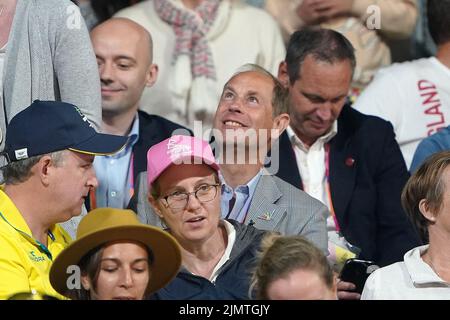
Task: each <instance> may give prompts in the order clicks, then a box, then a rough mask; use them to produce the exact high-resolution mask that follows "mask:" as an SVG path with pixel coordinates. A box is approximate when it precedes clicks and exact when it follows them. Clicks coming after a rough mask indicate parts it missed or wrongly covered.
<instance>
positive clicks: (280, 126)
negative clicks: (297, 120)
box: [271, 113, 290, 139]
mask: <svg viewBox="0 0 450 320" xmlns="http://www.w3.org/2000/svg"><path fill="white" fill-rule="evenodd" d="M289 121H290V117H289V115H288V114H287V113H282V114H280V115H278V116H276V117H275V119H273V126H272V129H275V131H276V135H275V136H272V137H271V138H272V139H278V137H279V136H280V135H281V134H282V133H283V132H284V130H286V128H287V127H288V125H289Z"/></svg>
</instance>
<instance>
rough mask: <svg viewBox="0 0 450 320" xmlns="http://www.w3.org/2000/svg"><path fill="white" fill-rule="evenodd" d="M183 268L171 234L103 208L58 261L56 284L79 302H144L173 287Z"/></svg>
mask: <svg viewBox="0 0 450 320" xmlns="http://www.w3.org/2000/svg"><path fill="white" fill-rule="evenodd" d="M180 264H181V255H180V248H179V245H178V243H177V242H176V240H175V239H174V238H173V237H172V236H170V234H168V233H167V232H165V231H163V230H161V229H158V228H155V227H151V226H148V225H144V224H141V223H140V222H139V221H138V219H137V217H136V214H135V213H134V212H133V211H131V210H121V209H113V208H99V209H95V210H93V211H90V212H89V213H88V214H87V215H86V216H85V217H84V218H83V219H82V220H81V222H80V225H79V228H78V231H77V239H76V240H75V241H74V242H72V243H71V244H70V245H69V246H68V247H67V248H66V249H65V250H63V251H62V252H61V253H60V255H59V256H58V257H57V258H56V259H55V261H54V263H53V265H52V268H51V270H50V282H51V284H52V286H53V287H54V288H55V290H56V291H57V292H58V293H60V294H61V295H63V296H66V297H68V298H71V299H75V300H142V299H143V298H144V297H145V296H146V295H148V294H151V293H153V292H154V291H156V290H159V289H161V288H162V287H164V286H165V285H166V284H167V283H168V282H170V280H172V278H173V277H174V276H175V275H176V273H177V272H178V269H179V267H180ZM69 284H71V285H72V287H70V288H69V287H68V286H69Z"/></svg>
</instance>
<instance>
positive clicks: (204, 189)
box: [162, 183, 220, 209]
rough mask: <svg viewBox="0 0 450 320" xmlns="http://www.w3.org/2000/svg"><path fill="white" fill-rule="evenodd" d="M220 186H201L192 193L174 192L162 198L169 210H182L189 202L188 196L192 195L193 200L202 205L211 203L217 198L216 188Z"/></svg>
mask: <svg viewBox="0 0 450 320" xmlns="http://www.w3.org/2000/svg"><path fill="white" fill-rule="evenodd" d="M219 185H220V184H218V183H217V184H202V185H201V186H200V187H198V188H197V189H196V190H195V191H193V192H181V191H175V192H174V193H172V194H169V195H168V196H165V197H162V199H164V200H165V201H166V203H167V206H169V207H170V208H171V209H183V208H185V207H186V205H187V204H188V202H189V196H190V195H191V194H193V195H194V196H195V198H196V199H197V200H198V201H200V202H202V203H204V202H209V201H212V200H214V199H215V198H216V196H217V187H218V186H219Z"/></svg>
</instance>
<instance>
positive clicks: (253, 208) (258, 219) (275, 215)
mask: <svg viewBox="0 0 450 320" xmlns="http://www.w3.org/2000/svg"><path fill="white" fill-rule="evenodd" d="M282 196H283V194H282V193H281V191H280V189H278V186H277V185H276V183H275V182H274V180H273V177H272V176H271V175H266V174H263V175H262V176H261V178H260V179H259V182H258V184H257V185H256V189H255V193H254V194H253V199H252V202H251V204H250V208H249V211H248V214H247V218H246V219H245V223H246V224H248V223H249V222H250V221H253V223H254V226H255V227H256V228H258V229H262V230H275V229H276V226H277V225H278V223H279V222H280V220H281V219H282V218H283V217H284V215H285V214H286V209H285V208H283V207H280V206H278V205H277V204H275V202H276V201H277V200H278V199H280V198H281V197H282Z"/></svg>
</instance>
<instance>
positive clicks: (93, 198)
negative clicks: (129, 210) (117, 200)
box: [89, 152, 134, 210]
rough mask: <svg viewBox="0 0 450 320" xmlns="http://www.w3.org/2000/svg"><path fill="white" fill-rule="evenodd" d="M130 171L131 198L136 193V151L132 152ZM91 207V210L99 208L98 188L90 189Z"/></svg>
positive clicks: (129, 188)
mask: <svg viewBox="0 0 450 320" xmlns="http://www.w3.org/2000/svg"><path fill="white" fill-rule="evenodd" d="M128 172H129V174H130V179H129V181H130V182H129V184H128V190H129V195H130V199H131V198H132V197H133V195H134V152H131V159H130V167H129V168H128ZM89 207H90V210H94V209H96V208H97V197H96V189H95V188H91V190H89Z"/></svg>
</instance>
